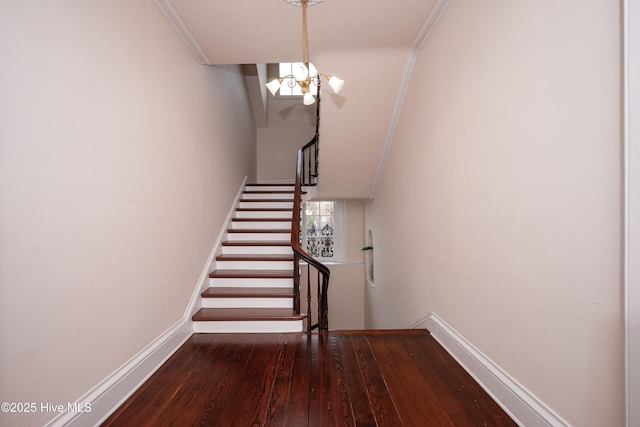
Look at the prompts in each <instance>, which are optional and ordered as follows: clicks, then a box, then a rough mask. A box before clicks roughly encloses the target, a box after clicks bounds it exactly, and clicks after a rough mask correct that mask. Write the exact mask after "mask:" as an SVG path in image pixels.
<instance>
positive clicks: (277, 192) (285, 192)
mask: <svg viewBox="0 0 640 427" xmlns="http://www.w3.org/2000/svg"><path fill="white" fill-rule="evenodd" d="M293 193H294V191H293V190H245V191H243V192H242V194H293Z"/></svg>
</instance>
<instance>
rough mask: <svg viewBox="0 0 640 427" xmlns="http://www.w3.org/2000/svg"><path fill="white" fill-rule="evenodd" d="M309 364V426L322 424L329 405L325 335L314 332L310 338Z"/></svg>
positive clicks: (315, 426)
mask: <svg viewBox="0 0 640 427" xmlns="http://www.w3.org/2000/svg"><path fill="white" fill-rule="evenodd" d="M309 347H310V351H309V354H310V364H309V419H308V422H307V425H308V426H309V427H318V426H322V424H320V422H321V421H322V416H323V415H324V414H325V411H324V409H325V408H326V407H327V389H326V378H325V376H326V366H327V360H326V354H325V351H324V336H323V335H319V334H314V335H312V336H311V340H310V346H309Z"/></svg>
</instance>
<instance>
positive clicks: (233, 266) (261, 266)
mask: <svg viewBox="0 0 640 427" xmlns="http://www.w3.org/2000/svg"><path fill="white" fill-rule="evenodd" d="M292 267H293V261H216V269H217V270H291V268H292Z"/></svg>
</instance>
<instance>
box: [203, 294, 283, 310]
mask: <svg viewBox="0 0 640 427" xmlns="http://www.w3.org/2000/svg"><path fill="white" fill-rule="evenodd" d="M202 308H291V309H292V308H293V298H291V297H289V298H202Z"/></svg>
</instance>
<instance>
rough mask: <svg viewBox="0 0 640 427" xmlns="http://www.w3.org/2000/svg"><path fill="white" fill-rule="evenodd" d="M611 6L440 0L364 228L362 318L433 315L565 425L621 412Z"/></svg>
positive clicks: (604, 420) (605, 420)
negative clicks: (368, 233) (369, 237)
mask: <svg viewBox="0 0 640 427" xmlns="http://www.w3.org/2000/svg"><path fill="white" fill-rule="evenodd" d="M619 55H620V11H619V2H610V1H604V0H601V1H595V2H581V1H577V0H573V1H566V2H560V3H559V2H555V1H550V0H545V1H538V2H531V1H524V0H518V1H510V2H505V1H497V0H492V1H486V2H449V5H448V7H447V9H446V10H445V12H444V14H443V16H442V18H441V20H440V21H439V23H438V24H437V26H436V28H435V29H434V31H433V32H432V34H431V35H430V36H429V38H428V39H427V41H426V43H425V44H424V46H423V47H422V49H421V51H420V52H419V54H418V57H417V61H416V65H415V69H414V73H413V78H412V81H411V85H410V88H409V94H408V96H407V99H406V102H405V105H404V107H403V112H402V117H401V119H400V123H399V125H398V131H397V134H396V137H395V140H394V142H393V146H392V148H391V151H390V155H389V158H388V160H387V164H386V168H385V170H384V176H383V177H382V180H381V182H380V186H379V188H378V193H377V195H376V197H375V199H374V201H373V202H370V203H369V204H368V205H367V207H366V209H365V224H366V226H365V230H367V229H369V228H371V229H372V230H373V233H374V242H375V254H374V256H375V266H376V271H375V285H376V287H375V288H367V304H368V305H367V313H368V326H370V327H375V328H386V327H407V326H410V325H412V324H414V323H415V322H417V321H419V320H421V319H422V318H424V317H425V316H427V315H428V314H429V313H432V312H433V313H436V314H437V315H438V316H440V317H441V318H442V319H444V320H445V321H446V322H447V323H448V324H450V325H451V326H452V327H453V328H454V329H456V330H457V331H458V332H460V333H461V334H462V335H463V336H464V337H465V338H466V339H468V340H469V341H470V342H471V344H473V345H474V346H476V347H477V348H478V349H480V351H482V352H484V353H485V354H486V355H487V356H488V357H489V358H491V359H492V360H493V361H494V362H495V363H497V364H498V365H499V366H500V367H501V368H502V369H504V370H505V371H506V372H508V373H509V374H510V375H511V376H512V377H513V378H514V379H515V380H516V381H518V382H520V383H521V384H522V385H523V386H524V387H525V388H527V389H528V390H529V391H531V392H532V393H533V394H534V395H536V396H537V397H539V398H540V399H541V400H542V401H543V402H545V403H546V404H547V405H548V406H549V407H551V408H552V409H553V410H555V411H556V412H557V413H558V414H559V415H560V416H561V417H563V418H564V419H566V420H567V421H568V422H569V423H571V424H572V425H576V426H594V427H596V426H603V425H610V426H621V425H623V424H624V400H623V397H624V394H623V393H624V382H623V378H624V376H623V375H624V372H623V370H624V365H623V340H622V313H621V307H622V295H621V289H622V270H621V266H622V257H621V256H622V254H621V244H622V239H621V235H622V234H621V230H622V229H621V227H622V224H621V215H622V211H621V208H622V199H621V191H622V187H621V176H622V175H621V173H622V170H621V158H622V153H621V132H620V125H621V115H620V105H621V99H620V92H621V86H620V56H619Z"/></svg>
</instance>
